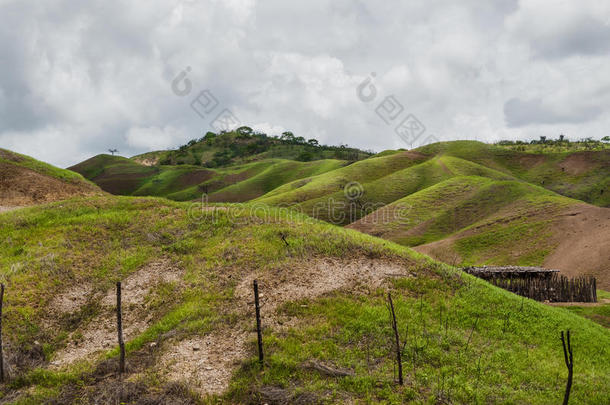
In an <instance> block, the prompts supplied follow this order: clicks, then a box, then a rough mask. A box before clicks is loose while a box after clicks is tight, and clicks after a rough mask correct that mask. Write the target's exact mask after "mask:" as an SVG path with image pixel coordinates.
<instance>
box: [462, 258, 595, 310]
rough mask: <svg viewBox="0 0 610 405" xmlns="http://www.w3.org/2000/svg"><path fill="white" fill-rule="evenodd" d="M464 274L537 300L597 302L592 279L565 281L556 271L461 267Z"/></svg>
mask: <svg viewBox="0 0 610 405" xmlns="http://www.w3.org/2000/svg"><path fill="white" fill-rule="evenodd" d="M463 270H464V271H465V272H467V273H469V274H472V275H473V276H476V277H479V278H482V279H484V280H487V281H489V282H490V283H492V284H494V285H496V286H498V287H500V288H504V289H505V290H508V291H510V292H513V293H515V294H519V295H521V296H524V297H528V298H532V299H535V300H538V301H550V302H597V291H596V284H597V283H596V280H595V277H591V276H581V277H575V278H571V279H569V278H567V277H565V276H562V275H560V274H559V270H554V269H545V268H542V267H523V266H483V267H473V266H471V267H465V268H464V269H463Z"/></svg>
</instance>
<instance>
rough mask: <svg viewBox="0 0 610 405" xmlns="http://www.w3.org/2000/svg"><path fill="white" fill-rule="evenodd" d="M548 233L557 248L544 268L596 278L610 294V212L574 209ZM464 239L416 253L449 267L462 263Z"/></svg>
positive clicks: (433, 244)
mask: <svg viewBox="0 0 610 405" xmlns="http://www.w3.org/2000/svg"><path fill="white" fill-rule="evenodd" d="M548 229H549V232H550V233H551V235H553V236H552V237H551V239H550V240H549V241H548V242H549V243H548V246H554V248H553V249H552V251H551V253H549V254H548V255H547V257H546V258H545V260H544V262H543V263H542V266H543V267H546V268H551V269H557V270H560V272H561V273H562V274H565V275H566V276H569V277H575V276H580V275H592V276H595V277H596V278H597V286H598V287H599V288H601V289H604V290H610V208H602V207H596V206H593V205H589V204H578V205H573V206H571V207H569V208H567V209H565V210H564V211H563V212H561V213H559V214H558V215H557V216H555V219H554V220H553V221H552V222H551V224H550V226H549V228H548ZM475 230H476V229H471V230H469V232H470V233H472V232H474V231H475ZM464 236H466V234H465V233H459V234H456V235H452V236H450V237H448V238H445V239H442V240H439V241H436V242H431V243H427V244H425V245H420V246H416V247H414V249H415V250H416V251H418V252H420V253H424V254H426V255H428V256H431V257H433V258H435V259H437V260H441V261H444V262H446V263H450V264H452V263H459V262H460V261H461V259H460V257H459V255H458V254H457V253H456V252H455V250H454V249H453V243H454V242H455V241H456V240H457V239H459V238H461V237H464ZM517 245H518V244H517ZM516 249H518V246H517V247H516ZM516 253H518V252H516ZM505 264H510V263H505Z"/></svg>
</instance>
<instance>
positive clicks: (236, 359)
mask: <svg viewBox="0 0 610 405" xmlns="http://www.w3.org/2000/svg"><path fill="white" fill-rule="evenodd" d="M398 275H400V276H403V277H404V276H408V275H409V274H408V272H407V270H406V266H405V265H402V264H400V263H393V262H384V261H380V260H372V259H364V258H363V259H354V260H339V259H316V260H312V261H311V262H308V263H306V264H304V263H299V264H294V265H290V266H288V265H285V266H281V267H279V268H277V269H275V270H272V271H267V272H265V273H261V274H248V275H247V276H245V277H244V278H243V279H242V280H241V281H240V282H239V283H238V285H237V287H236V290H235V301H236V302H235V304H234V308H235V311H236V312H237V313H238V314H239V315H240V316H241V317H242V319H244V321H243V322H241V323H240V324H239V325H233V326H231V327H225V328H221V329H220V330H218V329H217V330H215V331H214V332H212V333H211V334H208V335H205V336H191V337H188V338H186V339H183V340H177V341H176V340H174V341H170V342H167V343H166V344H164V347H166V349H165V352H164V353H163V354H162V356H161V359H160V361H159V368H160V370H161V371H163V372H164V373H165V374H166V376H167V378H168V379H169V380H170V381H183V382H186V383H187V384H188V385H189V386H190V387H191V388H192V389H194V390H195V391H197V392H199V393H200V394H203V395H206V394H219V393H222V392H223V391H225V390H226V389H227V387H228V385H229V381H230V380H231V377H232V375H233V373H234V372H235V371H236V370H237V368H238V367H239V365H240V364H241V362H242V361H243V360H245V359H246V358H248V357H252V356H254V355H255V354H254V352H253V351H252V348H253V345H249V343H250V342H251V341H253V340H254V339H255V333H254V332H255V331H253V330H252V329H251V325H252V322H251V321H250V319H251V312H252V306H253V303H254V298H253V293H252V282H253V280H254V279H257V280H258V283H259V291H260V294H259V295H260V301H261V313H262V315H261V316H262V324H263V328H268V327H272V328H273V329H274V330H277V329H280V330H281V329H283V328H285V327H286V326H289V325H291V324H294V322H295V320H294V319H290V318H289V317H287V316H285V315H282V314H281V313H278V311H277V309H278V308H279V307H281V305H282V304H283V303H285V302H288V301H294V300H300V299H305V298H314V297H318V296H321V295H324V294H327V293H329V292H332V291H335V290H341V289H348V290H349V291H350V293H357V292H359V291H362V292H364V291H367V292H370V291H374V290H375V289H376V288H377V287H379V286H381V285H382V284H383V283H384V281H385V280H386V279H388V278H391V277H395V276H398ZM185 377H186V381H184V380H185Z"/></svg>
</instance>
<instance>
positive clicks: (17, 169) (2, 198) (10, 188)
mask: <svg viewBox="0 0 610 405" xmlns="http://www.w3.org/2000/svg"><path fill="white" fill-rule="evenodd" d="M99 193H100V191H99V189H97V187H95V186H93V185H90V184H88V183H86V182H84V181H83V182H80V183H70V182H66V181H61V180H59V179H56V178H54V177H50V176H46V175H43V174H40V173H38V172H36V171H34V170H30V169H27V168H25V167H21V166H15V165H13V164H9V163H2V162H0V206H3V207H16V206H24V205H32V204H41V203H45V202H51V201H57V200H63V199H66V198H71V197H76V196H87V195H93V194H99ZM5 210H6V209H5Z"/></svg>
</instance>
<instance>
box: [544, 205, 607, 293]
mask: <svg viewBox="0 0 610 405" xmlns="http://www.w3.org/2000/svg"><path fill="white" fill-rule="evenodd" d="M552 231H553V234H554V235H555V239H556V242H557V248H556V249H555V250H554V251H553V252H552V253H551V254H549V255H548V256H547V257H546V259H545V261H544V264H543V265H544V267H548V268H553V269H559V270H560V271H561V273H563V274H565V275H566V276H569V277H575V276H579V275H583V274H589V275H592V276H595V277H596V278H597V286H598V287H599V288H602V289H604V290H609V289H610V208H602V207H596V206H593V205H588V204H579V205H576V206H573V207H570V208H569V209H567V210H566V211H564V212H563V213H562V214H561V216H560V217H559V219H558V220H557V221H555V222H554V223H553V225H552Z"/></svg>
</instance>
